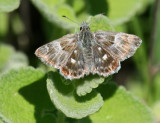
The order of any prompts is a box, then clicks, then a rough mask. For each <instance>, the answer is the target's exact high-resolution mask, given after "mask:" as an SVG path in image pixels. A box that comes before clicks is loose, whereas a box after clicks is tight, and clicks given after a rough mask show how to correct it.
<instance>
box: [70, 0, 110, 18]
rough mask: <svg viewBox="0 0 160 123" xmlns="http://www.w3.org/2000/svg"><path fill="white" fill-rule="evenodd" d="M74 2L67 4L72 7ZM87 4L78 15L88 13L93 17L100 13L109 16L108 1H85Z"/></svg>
mask: <svg viewBox="0 0 160 123" xmlns="http://www.w3.org/2000/svg"><path fill="white" fill-rule="evenodd" d="M73 2H74V0H67V3H68V4H69V5H70V6H73ZM83 2H84V3H85V4H84V6H83V7H82V8H81V9H80V10H79V11H78V12H77V13H76V15H77V16H78V15H80V14H81V13H83V12H87V13H89V14H91V15H97V14H100V13H105V15H108V10H109V9H108V8H109V7H108V2H107V1H106V0H99V1H98V2H97V0H83Z"/></svg>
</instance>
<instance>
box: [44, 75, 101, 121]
mask: <svg viewBox="0 0 160 123" xmlns="http://www.w3.org/2000/svg"><path fill="white" fill-rule="evenodd" d="M47 88H48V92H49V95H50V98H51V100H52V102H53V103H54V104H55V106H56V107H57V108H58V109H59V110H61V111H62V112H63V113H64V114H65V115H66V116H68V117H71V118H76V119H80V118H83V117H85V116H88V115H89V114H92V113H95V112H96V111H98V110H99V109H100V107H101V106H102V105H103V100H102V97H101V95H100V94H98V93H96V92H92V93H90V94H88V95H86V96H83V97H79V96H77V95H76V94H75V92H74V86H73V85H72V84H69V85H65V84H63V82H62V81H61V80H60V75H59V74H57V73H49V75H48V80H47Z"/></svg>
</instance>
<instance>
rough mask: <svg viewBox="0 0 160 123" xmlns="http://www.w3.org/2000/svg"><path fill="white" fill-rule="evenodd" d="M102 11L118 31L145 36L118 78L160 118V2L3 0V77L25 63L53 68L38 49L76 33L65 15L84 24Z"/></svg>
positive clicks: (0, 4)
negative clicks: (46, 62)
mask: <svg viewBox="0 0 160 123" xmlns="http://www.w3.org/2000/svg"><path fill="white" fill-rule="evenodd" d="M101 13H103V14H104V15H105V16H107V17H108V19H109V20H110V23H111V24H112V26H113V27H114V29H115V31H116V32H125V33H130V34H135V35H137V36H139V37H140V38H141V39H142V40H143V42H142V45H141V46H140V48H139V49H138V50H137V52H136V54H135V55H134V56H133V57H132V58H130V59H127V60H125V61H124V62H122V63H121V70H120V71H119V72H118V74H115V75H113V76H112V79H113V80H114V81H116V82H117V83H118V84H119V85H123V86H125V87H126V88H127V89H128V90H129V91H131V92H132V93H134V94H135V95H136V96H137V97H139V98H140V99H142V100H143V101H144V102H145V103H146V104H147V105H149V106H150V107H151V108H152V110H153V112H154V113H155V115H156V117H157V121H160V112H157V109H159V111H160V1H159V0H98V1H97V0H30V1H29V0H21V1H20V0H12V1H11V0H0V75H1V74H2V73H5V72H7V71H9V70H10V69H18V68H20V67H21V66H33V67H35V68H37V67H41V68H43V69H47V68H46V66H45V65H43V63H41V62H40V60H39V59H38V58H37V57H36V56H35V55H34V52H35V50H36V49H37V48H38V47H39V46H41V45H44V44H46V43H47V42H50V41H52V40H55V39H57V38H60V37H62V36H63V35H66V34H68V33H74V32H75V28H76V25H75V24H74V23H72V22H71V21H69V20H67V19H64V18H62V15H66V16H67V17H69V18H70V19H72V20H74V21H77V22H82V21H85V20H86V19H87V17H88V16H90V15H91V16H95V15H97V14H101ZM108 31H110V30H108ZM154 110H156V111H154Z"/></svg>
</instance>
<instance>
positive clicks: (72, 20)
mask: <svg viewBox="0 0 160 123" xmlns="http://www.w3.org/2000/svg"><path fill="white" fill-rule="evenodd" d="M62 17H64V18H67V19H68V20H70V21H72V22H73V23H76V24H78V25H80V24H79V23H77V22H76V21H73V20H71V19H70V18H68V17H67V16H65V15H63V16H62Z"/></svg>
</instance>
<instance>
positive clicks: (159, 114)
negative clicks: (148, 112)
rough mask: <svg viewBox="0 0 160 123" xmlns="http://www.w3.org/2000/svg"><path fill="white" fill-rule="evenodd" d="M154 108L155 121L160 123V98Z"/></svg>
mask: <svg viewBox="0 0 160 123" xmlns="http://www.w3.org/2000/svg"><path fill="white" fill-rule="evenodd" d="M152 110H153V114H154V116H155V120H156V121H155V123H159V121H160V100H159V101H157V102H156V103H155V104H154V105H153V107H152Z"/></svg>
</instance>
